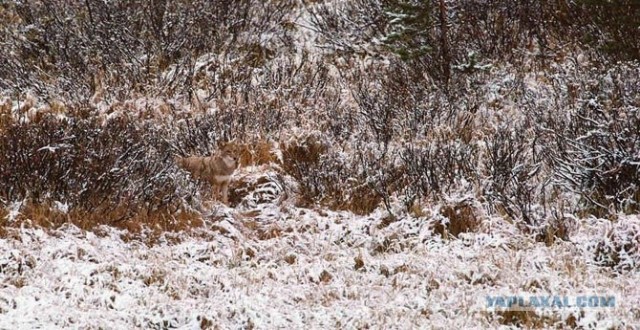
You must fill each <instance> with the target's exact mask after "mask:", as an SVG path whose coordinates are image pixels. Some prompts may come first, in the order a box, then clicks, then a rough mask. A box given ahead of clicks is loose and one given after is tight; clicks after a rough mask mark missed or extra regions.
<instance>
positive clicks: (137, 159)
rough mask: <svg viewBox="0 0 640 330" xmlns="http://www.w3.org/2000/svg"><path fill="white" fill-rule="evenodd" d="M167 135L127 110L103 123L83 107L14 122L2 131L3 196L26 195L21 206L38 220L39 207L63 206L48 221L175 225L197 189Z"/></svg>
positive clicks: (21, 197) (6, 200)
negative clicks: (67, 114)
mask: <svg viewBox="0 0 640 330" xmlns="http://www.w3.org/2000/svg"><path fill="white" fill-rule="evenodd" d="M83 114H84V115H83ZM166 136H167V134H166V132H164V131H163V130H162V129H161V128H159V127H157V126H155V125H153V124H150V123H146V124H145V123H137V122H134V121H132V120H131V119H128V117H119V118H115V119H112V120H109V121H107V122H104V123H103V122H102V121H101V120H100V118H98V117H95V116H91V115H88V116H87V113H86V112H84V111H83V110H79V111H78V113H77V114H76V116H74V117H69V118H66V119H57V118H55V117H53V116H45V117H43V118H42V119H41V120H38V121H34V122H14V123H12V124H9V125H8V126H7V127H6V128H5V131H4V132H3V133H2V135H1V138H0V173H1V174H0V187H1V188H0V200H1V201H2V202H3V204H5V203H11V202H14V201H27V202H28V203H26V204H25V205H24V206H25V207H24V209H21V210H18V211H19V212H23V213H24V217H23V219H31V220H36V221H37V219H41V218H42V217H39V216H37V214H36V213H38V212H44V210H46V209H47V208H51V209H54V207H53V205H54V204H56V203H58V204H60V205H65V208H64V209H63V210H62V209H61V210H60V211H61V212H58V213H59V214H57V216H56V217H51V218H50V219H46V217H45V219H42V220H43V221H44V222H43V223H40V224H42V225H54V226H56V225H60V224H61V223H64V222H67V221H71V222H74V223H76V224H78V225H81V226H82V227H94V226H96V225H100V224H113V225H117V224H119V223H121V222H123V221H125V222H126V221H128V220H131V219H134V218H136V219H138V220H140V221H143V222H144V221H149V222H151V223H149V224H150V225H154V224H155V223H154V222H155V221H159V219H165V218H166V219H167V220H166V223H163V224H162V227H165V228H167V229H168V228H171V227H173V226H174V225H176V223H172V221H174V220H176V218H173V220H171V218H172V216H173V215H174V214H175V213H176V212H178V210H180V209H183V210H187V209H189V205H190V203H188V202H187V200H188V199H189V196H190V195H192V194H193V191H194V189H193V186H192V185H191V184H189V181H186V180H185V179H184V178H183V177H181V176H180V175H178V172H177V171H176V168H175V166H174V164H173V160H172V156H173V153H172V152H171V150H170V146H169V144H168V143H166V140H167V139H166ZM3 206H5V207H6V204H5V205H3ZM57 209H60V208H59V207H58V208H57ZM30 213H31V214H30ZM45 213H46V212H45ZM54 215H55V214H54ZM152 215H153V216H152ZM36 218H37V219H36Z"/></svg>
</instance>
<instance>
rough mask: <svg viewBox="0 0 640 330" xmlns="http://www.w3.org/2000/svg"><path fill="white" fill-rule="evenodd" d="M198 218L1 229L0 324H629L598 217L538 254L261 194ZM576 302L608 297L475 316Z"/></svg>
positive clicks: (508, 233)
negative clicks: (165, 228) (153, 233)
mask: <svg viewBox="0 0 640 330" xmlns="http://www.w3.org/2000/svg"><path fill="white" fill-rule="evenodd" d="M249 204H250V203H249ZM211 212H213V214H212V215H211V216H210V217H209V220H208V221H207V224H206V226H205V228H202V229H199V230H196V231H195V232H192V233H183V234H176V235H173V236H167V237H168V238H167V239H166V240H164V239H160V240H157V241H155V242H154V244H147V243H142V240H140V241H139V240H135V239H134V240H131V239H127V240H123V238H122V237H126V235H122V234H124V232H120V231H118V230H116V229H113V228H108V227H104V228H101V229H100V230H98V232H97V234H96V233H93V232H85V231H82V230H80V229H77V228H75V227H73V226H68V227H64V228H60V229H58V230H50V231H44V230H41V229H28V228H23V229H15V230H13V231H12V230H9V234H8V235H7V237H6V238H4V239H1V240H0V329H32V328H46V329H54V328H69V327H70V328H92V329H95V328H109V329H132V328H152V329H153V328H155V329H163V328H183V329H199V328H210V327H212V328H224V329H227V328H252V327H255V328H258V329H273V328H346V329H352V328H402V329H408V328H432V327H433V328H449V329H461V328H487V327H491V328H494V327H499V326H504V327H508V326H515V325H517V324H518V322H521V323H520V325H524V326H535V327H554V326H568V327H574V326H579V327H583V328H593V329H596V328H598V329H599V328H626V327H638V326H640V323H639V322H640V321H638V320H639V319H640V289H639V288H638V283H639V282H640V273H639V272H638V271H637V264H635V265H634V264H632V265H631V266H632V270H631V271H622V272H621V273H615V272H614V271H613V270H612V269H610V268H603V267H598V266H596V265H595V264H594V263H593V260H594V257H593V253H594V249H593V247H594V244H596V243H597V242H599V241H602V240H603V237H604V236H605V234H606V233H610V232H613V231H615V230H616V227H615V225H612V224H611V222H610V221H609V220H597V219H592V220H589V221H584V222H583V223H581V224H579V226H576V228H575V230H574V231H573V232H572V233H571V241H570V242H564V241H558V242H556V243H555V244H553V245H552V246H551V247H547V246H546V245H545V244H544V243H540V242H536V241H535V240H533V239H531V238H530V237H525V236H523V235H522V234H520V231H518V230H517V229H515V228H514V227H512V225H511V224H509V223H507V222H505V221H504V220H501V219H498V218H489V219H486V220H485V221H484V224H483V228H484V229H482V230H480V231H479V232H476V233H463V234H461V235H460V238H458V239H451V240H443V239H442V238H441V237H440V236H439V235H437V234H435V233H434V232H433V230H432V228H431V227H432V226H431V221H430V220H429V219H428V218H412V217H404V218H403V219H400V220H399V221H396V222H392V223H391V224H388V225H387V226H385V225H384V224H385V223H383V221H382V220H381V219H383V218H384V216H385V212H383V211H380V212H376V213H374V214H372V215H370V216H356V215H353V214H350V213H346V212H344V213H340V212H330V211H324V210H319V209H318V210H311V209H303V208H296V207H294V206H293V205H291V204H290V203H287V202H286V201H285V202H283V201H282V200H281V199H276V200H273V201H271V202H269V203H264V204H258V205H251V210H249V209H248V206H245V207H238V208H236V209H231V208H225V207H217V208H215V209H213V210H212V211H211ZM624 220H625V222H624V223H626V224H628V225H631V226H638V225H639V224H640V218H639V217H638V216H634V217H628V218H625V219H624ZM629 262H631V263H633V262H637V260H630V261H629ZM583 293H588V294H597V295H613V296H615V298H616V306H615V307H613V308H600V309H598V308H592V309H588V308H587V309H583V310H577V309H574V308H565V309H562V308H561V309H555V310H536V311H534V312H529V313H524V312H523V313H521V314H517V313H516V314H509V313H507V312H492V311H488V310H487V309H486V296H487V295H492V296H497V295H506V296H512V295H519V294H536V295H570V296H575V295H578V294H583ZM513 315H516V316H513ZM518 315H519V316H518Z"/></svg>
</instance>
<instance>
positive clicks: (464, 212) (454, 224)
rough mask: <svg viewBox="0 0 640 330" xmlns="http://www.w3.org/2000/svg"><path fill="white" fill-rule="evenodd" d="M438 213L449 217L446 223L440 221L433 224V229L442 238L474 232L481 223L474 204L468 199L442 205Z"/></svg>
mask: <svg viewBox="0 0 640 330" xmlns="http://www.w3.org/2000/svg"><path fill="white" fill-rule="evenodd" d="M440 214H441V215H442V216H444V217H446V218H447V219H449V222H448V223H447V224H443V223H441V222H440V223H437V224H435V226H434V231H435V232H436V233H438V234H440V235H441V236H442V237H443V238H450V236H453V237H458V235H460V233H467V232H475V231H477V230H478V229H479V227H480V224H481V220H480V218H479V217H478V216H477V215H476V210H475V208H474V206H473V205H472V204H471V203H470V202H469V201H461V202H459V203H456V204H447V205H444V206H443V207H442V208H441V209H440Z"/></svg>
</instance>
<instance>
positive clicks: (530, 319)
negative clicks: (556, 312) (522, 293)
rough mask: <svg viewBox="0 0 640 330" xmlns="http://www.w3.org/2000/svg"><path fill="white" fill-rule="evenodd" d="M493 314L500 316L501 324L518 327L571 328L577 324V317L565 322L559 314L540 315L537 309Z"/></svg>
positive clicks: (501, 311) (502, 311) (504, 311)
mask: <svg viewBox="0 0 640 330" xmlns="http://www.w3.org/2000/svg"><path fill="white" fill-rule="evenodd" d="M492 314H493V315H494V317H497V318H498V322H500V324H503V325H508V326H515V327H518V328H527V329H549V328H557V327H559V328H560V329H562V328H566V329H571V328H574V327H575V326H576V319H575V317H573V316H571V317H569V318H568V319H567V320H566V321H565V322H564V324H563V322H562V321H561V320H560V318H558V317H557V316H553V315H551V316H547V315H539V314H538V313H536V312H535V311H520V310H500V311H495V312H493V313H492ZM563 325H564V327H563Z"/></svg>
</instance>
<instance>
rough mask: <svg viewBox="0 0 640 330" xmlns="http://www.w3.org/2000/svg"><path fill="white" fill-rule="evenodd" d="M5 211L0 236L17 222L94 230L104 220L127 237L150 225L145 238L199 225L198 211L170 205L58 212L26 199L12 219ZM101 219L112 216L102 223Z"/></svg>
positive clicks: (21, 224) (136, 234) (45, 227)
mask: <svg viewBox="0 0 640 330" xmlns="http://www.w3.org/2000/svg"><path fill="white" fill-rule="evenodd" d="M8 214H9V213H8V211H7V209H6V208H0V219H2V222H0V223H2V226H0V236H4V234H6V230H7V229H8V228H18V227H20V226H27V227H40V228H44V229H56V228H59V227H61V226H63V225H65V224H73V225H75V226H77V227H79V228H81V229H83V230H97V228H98V227H99V226H101V225H105V224H106V225H110V226H113V227H116V228H120V229H126V230H127V231H128V232H129V235H128V237H129V238H136V237H138V235H139V234H140V233H142V231H143V229H151V231H152V232H151V235H150V236H149V237H148V238H149V239H150V240H153V239H154V237H155V238H157V237H159V236H160V235H162V234H163V233H165V232H182V231H188V230H190V229H192V228H198V227H201V226H202V225H203V221H202V217H201V215H200V214H199V213H197V212H195V211H189V210H185V209H182V208H180V209H176V208H170V207H166V208H162V209H158V210H154V211H148V210H130V209H127V208H126V207H124V206H115V207H110V208H109V209H95V210H85V209H81V208H70V209H69V211H68V212H62V211H60V210H58V209H57V208H56V207H55V206H54V205H51V204H47V203H38V204H36V203H32V202H26V203H25V204H24V205H22V207H21V208H20V210H19V213H18V214H17V216H16V217H15V218H14V219H12V221H9V220H8V218H7V216H8ZM105 219H116V220H115V221H111V222H107V223H105Z"/></svg>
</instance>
